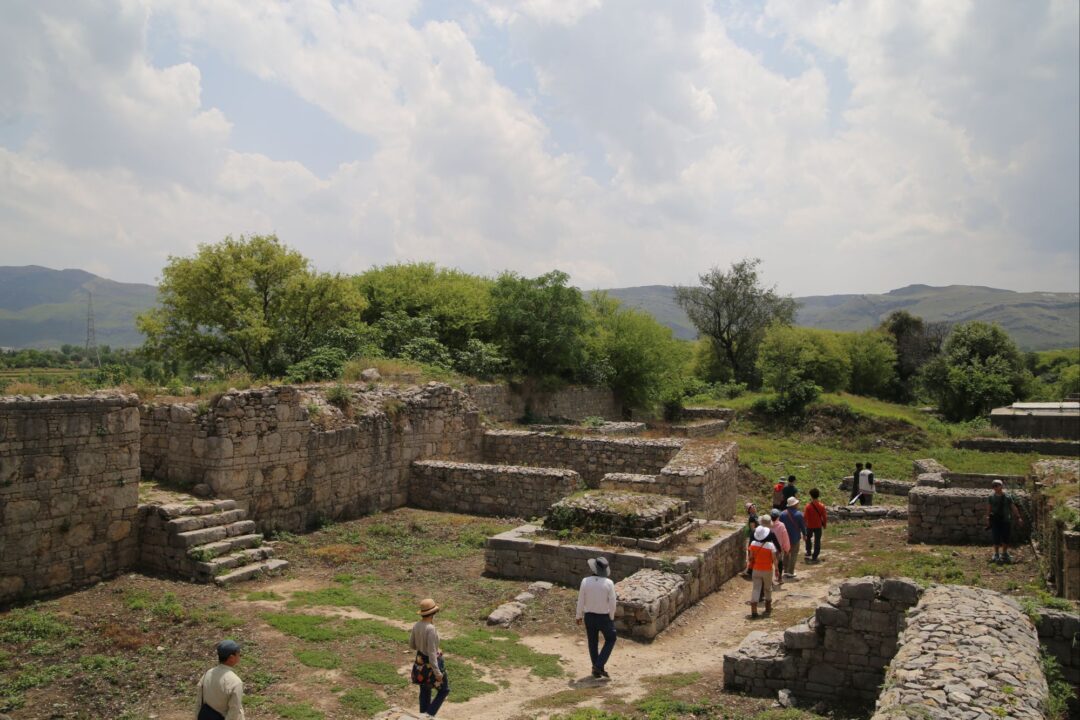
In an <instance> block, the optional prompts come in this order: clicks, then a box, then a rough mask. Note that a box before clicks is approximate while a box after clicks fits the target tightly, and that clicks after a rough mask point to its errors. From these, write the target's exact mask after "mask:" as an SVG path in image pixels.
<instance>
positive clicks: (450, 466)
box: [409, 460, 584, 518]
mask: <svg viewBox="0 0 1080 720" xmlns="http://www.w3.org/2000/svg"><path fill="white" fill-rule="evenodd" d="M583 487H584V483H583V482H582V480H581V476H580V475H578V474H577V473H576V472H574V471H573V470H560V469H556V468H527V467H516V466H513V465H483V464H478V463H457V462H447V461H444V460H417V461H416V462H414V463H413V465H412V480H411V481H410V484H409V505H410V506H411V507H416V508H421V509H424V510H439V511H442V512H457V513H468V514H470V515H494V516H501V517H521V518H534V517H543V516H544V515H545V514H546V513H547V512H548V508H549V507H551V504H552V503H554V502H556V501H558V500H559V499H560V498H563V497H565V496H567V495H569V494H571V493H574V492H577V491H578V490H581V489H582V488H583Z"/></svg>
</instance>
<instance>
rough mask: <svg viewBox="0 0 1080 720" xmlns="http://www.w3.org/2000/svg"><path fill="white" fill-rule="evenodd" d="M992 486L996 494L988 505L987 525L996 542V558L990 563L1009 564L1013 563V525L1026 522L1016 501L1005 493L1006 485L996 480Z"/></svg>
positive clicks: (991, 497)
mask: <svg viewBox="0 0 1080 720" xmlns="http://www.w3.org/2000/svg"><path fill="white" fill-rule="evenodd" d="M992 485H993V487H994V492H993V494H992V495H991V496H990V498H989V500H988V501H987V505H986V525H987V527H988V528H989V529H990V535H991V538H992V540H993V542H994V557H993V558H992V559H991V560H990V562H996V563H1002V564H1008V563H1011V562H1012V558H1011V557H1010V556H1009V540H1010V539H1011V538H1012V526H1013V523H1014V522H1015V523H1016V525H1017V527H1019V526H1020V525H1021V524H1023V522H1024V520H1023V518H1021V517H1020V510H1019V509H1018V508H1017V507H1016V501H1014V500H1013V498H1012V496H1011V495H1009V494H1007V493H1006V492H1005V483H1004V482H1002V481H1001V479H999V478H994V481H993V483H992Z"/></svg>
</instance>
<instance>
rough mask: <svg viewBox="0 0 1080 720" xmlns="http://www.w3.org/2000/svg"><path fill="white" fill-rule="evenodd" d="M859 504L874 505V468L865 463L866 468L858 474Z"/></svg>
mask: <svg viewBox="0 0 1080 720" xmlns="http://www.w3.org/2000/svg"><path fill="white" fill-rule="evenodd" d="M859 504H860V505H873V504H874V466H873V464H872V463H866V467H865V468H863V470H862V471H861V472H860V473H859Z"/></svg>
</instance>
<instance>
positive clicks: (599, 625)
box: [585, 613, 615, 670]
mask: <svg viewBox="0 0 1080 720" xmlns="http://www.w3.org/2000/svg"><path fill="white" fill-rule="evenodd" d="M600 633H603V634H604V648H603V649H602V650H599V651H598V646H599V644H600ZM585 637H586V638H588V641H589V658H590V659H592V666H593V668H594V669H596V670H603V669H604V666H605V665H607V661H608V658H609V657H611V651H612V650H614V649H615V621H614V620H612V619H611V618H610V617H609V616H608V615H607V613H585Z"/></svg>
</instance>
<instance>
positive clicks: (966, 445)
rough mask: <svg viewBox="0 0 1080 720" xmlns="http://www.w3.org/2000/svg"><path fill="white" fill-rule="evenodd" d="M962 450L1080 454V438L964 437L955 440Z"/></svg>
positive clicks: (1068, 455) (1071, 455)
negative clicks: (1079, 439)
mask: <svg viewBox="0 0 1080 720" xmlns="http://www.w3.org/2000/svg"><path fill="white" fill-rule="evenodd" d="M953 446H954V447H957V448H960V449H961V450H979V451H980V452H1010V453H1038V454H1039V455H1064V456H1065V457H1077V456H1080V441H1078V440H1030V439H1026V438H963V439H960V440H956V441H954V442H953Z"/></svg>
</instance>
